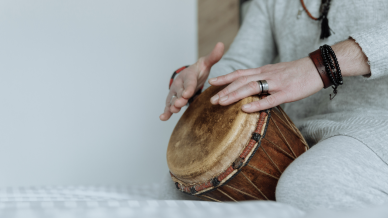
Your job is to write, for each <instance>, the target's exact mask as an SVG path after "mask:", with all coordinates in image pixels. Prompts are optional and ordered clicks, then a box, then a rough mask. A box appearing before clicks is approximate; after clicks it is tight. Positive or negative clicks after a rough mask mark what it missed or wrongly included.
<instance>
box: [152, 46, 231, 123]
mask: <svg viewBox="0 0 388 218" xmlns="http://www.w3.org/2000/svg"><path fill="white" fill-rule="evenodd" d="M223 54H224V44H223V43H220V42H219V43H217V45H216V46H215V47H214V49H213V51H212V52H211V53H210V54H209V55H207V56H206V57H201V58H199V60H198V61H197V62H196V63H195V64H193V65H190V66H189V67H188V68H186V69H184V70H183V71H182V72H180V73H179V74H178V76H177V77H176V78H175V79H174V81H173V83H172V84H171V87H170V92H169V93H168V95H167V98H166V106H165V109H164V113H163V114H161V115H160V116H159V119H160V120H162V121H166V120H168V119H170V117H171V115H172V114H173V113H179V111H180V110H181V108H182V107H183V106H185V105H186V104H187V102H188V101H189V99H190V98H191V97H193V96H194V94H195V93H196V92H197V91H198V90H199V89H200V88H201V87H203V85H204V84H205V81H206V80H207V78H208V77H209V72H210V69H211V67H212V66H213V65H214V64H215V63H217V62H218V61H219V60H220V59H221V57H222V55H223Z"/></svg>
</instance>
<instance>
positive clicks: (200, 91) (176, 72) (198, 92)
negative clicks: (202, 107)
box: [168, 65, 203, 105]
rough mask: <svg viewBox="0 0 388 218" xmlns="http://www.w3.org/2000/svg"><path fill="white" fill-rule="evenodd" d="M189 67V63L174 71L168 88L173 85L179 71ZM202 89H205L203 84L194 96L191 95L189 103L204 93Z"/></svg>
mask: <svg viewBox="0 0 388 218" xmlns="http://www.w3.org/2000/svg"><path fill="white" fill-rule="evenodd" d="M188 67H189V65H187V66H184V67H181V68H179V69H178V70H176V71H174V73H172V76H171V79H170V84H169V85H168V89H170V88H171V85H172V83H173V82H174V78H175V76H176V75H177V74H178V73H180V72H182V71H183V70H184V69H186V68H188ZM202 89H203V86H201V88H199V90H198V91H197V92H196V93H195V94H194V95H193V97H191V98H190V99H189V100H188V102H187V105H189V104H191V102H193V101H194V99H195V98H196V97H197V96H198V95H199V94H201V93H202Z"/></svg>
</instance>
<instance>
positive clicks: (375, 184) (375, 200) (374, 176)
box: [160, 136, 388, 211]
mask: <svg viewBox="0 0 388 218" xmlns="http://www.w3.org/2000/svg"><path fill="white" fill-rule="evenodd" d="M164 183H165V184H164V187H166V188H165V189H164V190H163V191H162V192H161V193H160V198H161V199H171V200H194V199H195V198H193V197H191V196H189V195H186V194H182V193H181V192H180V191H178V190H177V189H176V188H175V186H174V184H173V183H172V182H171V179H170V178H169V175H168V176H167V177H166V179H165V181H164ZM276 200H277V201H278V202H281V203H284V204H288V205H291V206H294V207H297V208H299V209H301V210H304V211H309V210H312V209H317V208H332V209H343V208H359V207H363V206H368V205H379V204H383V203H384V202H388V165H387V164H386V163H385V162H383V161H382V160H381V159H380V158H379V157H378V156H377V155H376V154H375V153H374V152H373V151H372V150H371V149H369V148H368V147H367V146H366V145H364V144H363V143H361V142H360V141H358V140H356V139H353V138H351V137H347V136H335V137H332V138H329V139H326V140H323V141H321V142H319V143H318V144H316V145H315V146H313V147H312V148H311V149H310V150H308V151H307V152H306V153H304V154H303V155H301V156H300V157H298V158H297V159H296V160H295V161H294V162H292V163H291V165H290V166H289V167H288V168H287V169H286V170H285V171H284V173H283V174H282V176H281V177H280V180H279V183H278V185H277V188H276Z"/></svg>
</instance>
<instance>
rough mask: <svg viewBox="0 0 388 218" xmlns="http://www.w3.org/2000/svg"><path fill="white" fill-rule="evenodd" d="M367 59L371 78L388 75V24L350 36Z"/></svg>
mask: <svg viewBox="0 0 388 218" xmlns="http://www.w3.org/2000/svg"><path fill="white" fill-rule="evenodd" d="M350 37H351V38H353V39H354V40H355V41H356V42H357V43H358V45H359V46H360V47H361V49H362V51H363V52H364V54H365V55H366V56H367V57H368V63H369V65H370V69H371V76H370V77H367V78H368V79H376V78H379V77H381V76H384V75H388V22H384V23H382V24H379V25H376V26H373V27H371V28H369V29H366V30H363V31H362V32H356V33H353V34H351V35H350Z"/></svg>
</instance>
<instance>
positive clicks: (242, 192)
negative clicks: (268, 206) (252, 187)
mask: <svg viewBox="0 0 388 218" xmlns="http://www.w3.org/2000/svg"><path fill="white" fill-rule="evenodd" d="M225 186H226V187H229V188H231V189H233V190H235V191H237V192H240V193H241V194H244V195H247V196H249V197H251V198H254V199H256V200H260V198H258V197H256V196H253V195H251V194H248V193H246V192H244V191H241V190H239V189H237V188H235V187H232V186H230V185H225Z"/></svg>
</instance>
